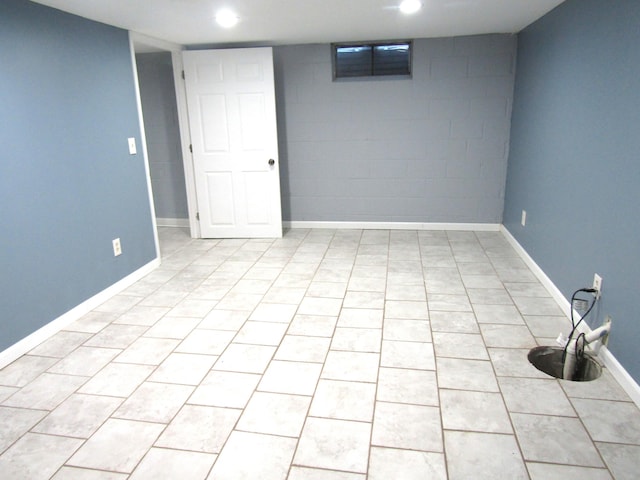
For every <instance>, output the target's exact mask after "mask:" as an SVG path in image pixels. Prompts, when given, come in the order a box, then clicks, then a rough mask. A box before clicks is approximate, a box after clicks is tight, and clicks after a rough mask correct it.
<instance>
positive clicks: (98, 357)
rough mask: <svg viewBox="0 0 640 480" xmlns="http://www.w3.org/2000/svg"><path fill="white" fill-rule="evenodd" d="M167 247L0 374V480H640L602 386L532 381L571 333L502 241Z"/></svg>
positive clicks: (626, 430) (627, 435) (628, 440)
mask: <svg viewBox="0 0 640 480" xmlns="http://www.w3.org/2000/svg"><path fill="white" fill-rule="evenodd" d="M160 235H161V245H162V252H163V263H162V266H161V267H160V268H158V269H157V270H155V271H154V272H152V273H151V274H149V275H148V276H146V277H145V278H143V279H142V280H140V281H139V282H137V283H136V284H134V285H133V286H131V287H130V288H128V289H127V290H125V291H123V292H122V293H120V294H119V295H116V296H115V297H113V298H112V299H110V300H109V301H107V302H105V303H104V304H103V305H101V306H100V307H98V308H96V309H95V310H94V311H92V312H90V313H89V314H87V315H85V316H84V317H83V318H82V319H80V320H78V321H76V322H75V323H74V324H72V325H70V326H69V327H68V328H65V329H64V330H63V331H61V332H59V333H58V334H56V335H54V336H53V337H52V338H51V339H49V340H47V341H46V342H44V343H43V344H42V345H40V346H38V347H37V348H35V349H34V350H32V351H31V352H30V353H29V354H28V355H25V356H23V357H22V358H20V359H18V360H16V361H15V362H14V363H13V364H11V365H9V366H7V367H5V368H4V369H3V370H1V371H0V477H2V478H7V479H21V478H25V479H48V478H54V479H125V478H131V479H136V480H137V479H160V478H162V479H165V478H166V479H169V478H176V479H193V480H197V479H205V478H208V479H212V480H241V479H252V480H255V479H260V480H272V479H273V480H279V479H283V480H284V479H289V480H338V479H340V480H357V479H359V480H363V479H366V478H368V479H370V480H390V479H399V480H414V479H416V480H417V479H421V480H424V479H445V478H449V479H452V480H457V479H474V480H475V479H495V478H506V479H510V480H513V479H526V478H531V479H533V480H538V479H540V480H550V479H556V478H557V479H560V478H561V479H563V480H570V479H577V478H580V479H610V478H616V479H636V478H638V470H639V469H640V412H639V411H638V409H637V408H636V406H635V404H633V403H632V402H631V401H630V399H629V398H628V397H627V395H626V394H625V393H624V391H623V390H622V389H621V388H620V387H619V385H618V384H617V383H616V382H615V380H614V379H613V378H612V376H611V375H610V373H609V372H608V371H606V370H605V371H604V374H603V376H602V377H601V378H600V379H598V380H596V381H594V382H585V383H571V382H564V381H558V380H555V379H551V378H550V377H548V376H546V375H544V374H542V373H540V372H538V371H537V370H536V369H535V368H533V367H532V366H531V365H530V364H529V363H528V361H527V357H526V354H527V352H528V350H529V349H530V348H531V347H533V346H535V345H538V344H553V338H554V337H555V336H556V335H557V334H558V332H559V331H560V330H564V331H565V333H566V332H567V330H568V328H569V322H568V320H567V319H565V318H564V317H563V316H562V312H561V310H560V308H559V307H558V306H557V305H556V304H555V303H554V301H553V299H552V298H551V296H550V295H549V294H548V292H547V291H546V290H545V289H544V288H543V287H542V285H541V284H540V283H538V282H537V280H536V278H535V277H534V275H533V274H532V273H531V271H529V270H528V269H527V267H526V266H525V264H524V263H523V261H522V260H521V259H520V258H519V257H518V256H517V255H516V253H515V252H514V250H513V249H512V248H511V247H510V246H509V245H508V243H507V242H506V241H505V239H504V237H503V236H502V235H501V234H500V233H486V232H475V233H474V232H424V231H420V232H416V231H385V230H380V231H369V230H367V231H361V230H337V231H334V230H289V231H287V232H286V234H285V236H284V238H282V239H278V240H219V241H218V240H192V239H190V238H189V237H188V235H187V234H186V232H185V231H184V230H182V229H170V228H162V229H160ZM614 335H615V331H614Z"/></svg>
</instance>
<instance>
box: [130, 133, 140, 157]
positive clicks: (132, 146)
mask: <svg viewBox="0 0 640 480" xmlns="http://www.w3.org/2000/svg"><path fill="white" fill-rule="evenodd" d="M137 153H138V150H137V149H136V139H135V138H133V137H131V138H129V154H130V155H135V154H137Z"/></svg>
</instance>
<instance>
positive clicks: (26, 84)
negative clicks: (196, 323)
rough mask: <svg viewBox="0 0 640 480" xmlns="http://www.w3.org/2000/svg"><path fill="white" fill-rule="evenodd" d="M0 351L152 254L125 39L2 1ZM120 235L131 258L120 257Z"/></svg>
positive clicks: (97, 27) (103, 28) (19, 2)
mask: <svg viewBox="0 0 640 480" xmlns="http://www.w3.org/2000/svg"><path fill="white" fill-rule="evenodd" d="M0 65H2V67H1V68H0V115H1V116H2V121H1V122H0V123H1V124H2V128H1V129H0V145H2V161H1V162H0V205H2V206H1V207H0V211H1V212H2V213H1V216H0V221H1V224H2V235H0V251H1V252H2V256H1V258H2V267H1V269H0V270H1V272H2V274H1V277H0V301H1V308H0V310H1V311H2V313H1V315H0V350H2V349H4V348H6V347H8V346H10V345H11V344H13V343H15V342H16V341H18V340H20V339H21V338H23V337H25V336H26V335H28V334H30V333H32V332H33V331H35V330H37V329H38V328H40V327H42V326H43V325H45V324H46V323H48V322H50V321H51V320H53V319H55V318H57V317H58V316H60V315H61V314H63V313H64V312H66V311H68V310H69V309H71V308H73V307H75V306H76V305H78V304H80V303H81V302H83V301H84V300H86V299H87V298H90V297H91V296H92V295H94V294H96V293H98V292H100V291H101V290H103V289H104V288H106V287H108V286H110V285H112V284H113V283H115V282H117V281H118V280H120V279H122V278H123V277H125V276H126V275H128V274H130V273H131V272H133V271H135V270H136V269H138V268H140V267H141V266H143V265H145V264H146V263H148V262H149V261H151V260H152V259H153V258H155V245H154V237H153V227H152V223H151V213H150V208H149V201H148V193H147V184H146V176H145V169H144V161H143V157H142V155H141V154H139V155H137V156H130V155H129V152H128V147H127V138H128V137H135V138H136V140H137V142H138V145H140V129H139V126H138V114H137V108H136V100H135V85H134V81H133V70H132V64H131V55H130V53H129V42H128V33H127V32H126V31H124V30H120V29H116V28H113V27H109V26H106V25H103V24H99V23H95V22H91V21H88V20H84V19H82V18H80V17H76V16H73V15H69V14H66V13H63V12H60V11H57V10H53V9H50V8H47V7H43V6H41V5H37V4H34V3H31V2H25V1H22V0H3V1H2V2H1V3H0ZM116 237H120V238H121V241H122V248H123V252H124V253H123V254H122V256H120V257H118V258H115V257H114V256H113V251H112V246H111V240H112V239H113V238H116Z"/></svg>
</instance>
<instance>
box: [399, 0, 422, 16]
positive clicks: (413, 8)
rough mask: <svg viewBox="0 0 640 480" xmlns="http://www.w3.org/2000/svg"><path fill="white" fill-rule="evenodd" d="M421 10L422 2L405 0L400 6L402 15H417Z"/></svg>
mask: <svg viewBox="0 0 640 480" xmlns="http://www.w3.org/2000/svg"><path fill="white" fill-rule="evenodd" d="M421 8H422V2H420V0H403V2H402V3H401V4H400V11H401V12H402V13H406V14H407V15H410V14H412V13H416V12H417V11H418V10H420V9H421Z"/></svg>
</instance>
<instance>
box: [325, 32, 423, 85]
mask: <svg viewBox="0 0 640 480" xmlns="http://www.w3.org/2000/svg"><path fill="white" fill-rule="evenodd" d="M389 75H394V76H404V77H408V76H410V75H411V42H409V41H403V42H387V43H382V42H370V43H357V44H354V43H350V44H335V45H333V78H334V79H339V78H355V77H378V76H389Z"/></svg>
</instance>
